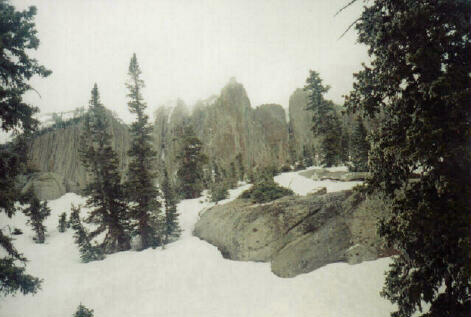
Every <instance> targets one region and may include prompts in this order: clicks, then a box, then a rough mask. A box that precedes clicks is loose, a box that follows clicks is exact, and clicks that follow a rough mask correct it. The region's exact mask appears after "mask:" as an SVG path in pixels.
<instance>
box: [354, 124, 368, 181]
mask: <svg viewBox="0 0 471 317" xmlns="http://www.w3.org/2000/svg"><path fill="white" fill-rule="evenodd" d="M367 135H368V132H367V131H366V128H365V126H364V124H363V120H362V119H361V117H358V118H357V121H356V125H355V128H354V130H353V132H352V141H351V143H352V144H351V153H352V166H351V167H350V170H351V171H352V172H366V171H368V151H369V150H370V144H369V143H368V141H367V140H366V137H367Z"/></svg>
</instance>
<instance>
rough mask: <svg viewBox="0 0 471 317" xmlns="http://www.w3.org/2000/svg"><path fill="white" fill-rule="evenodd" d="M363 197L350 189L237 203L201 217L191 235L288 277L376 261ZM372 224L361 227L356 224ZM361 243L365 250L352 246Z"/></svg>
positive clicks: (228, 255)
mask: <svg viewBox="0 0 471 317" xmlns="http://www.w3.org/2000/svg"><path fill="white" fill-rule="evenodd" d="M363 204H364V198H363V197H362V196H361V195H359V194H353V195H352V192H351V191H343V192H336V193H328V194H322V193H319V194H317V195H316V194H315V195H307V196H303V197H300V196H291V197H284V198H281V199H278V200H275V201H273V202H271V203H267V204H256V205H253V204H251V203H250V202H248V201H246V200H241V199H237V200H235V201H233V202H230V203H228V204H225V205H220V206H214V207H212V208H210V209H208V210H206V211H205V212H204V213H202V215H201V217H200V219H199V221H198V222H197V223H196V226H195V229H194V235H196V236H197V237H199V238H201V239H204V240H206V241H208V242H209V243H211V244H213V245H215V246H217V247H218V248H219V250H220V251H221V253H222V254H223V256H224V257H226V258H230V259H233V260H241V261H262V262H271V267H272V271H273V272H274V273H275V274H276V275H278V276H281V277H293V276H296V275H298V274H301V273H307V272H310V271H313V270H315V269H317V268H319V267H321V266H324V265H326V264H329V263H333V262H339V261H349V262H350V263H358V262H361V261H363V260H370V259H374V258H377V257H378V249H379V246H378V243H377V241H376V240H375V239H377V236H376V230H375V224H376V220H377V218H374V217H373V218H374V219H373V218H368V214H367V213H366V211H365V210H364V208H363V207H362V206H363ZM365 225H368V226H370V227H371V226H373V229H371V228H365V227H363V228H361V229H360V227H361V226H365ZM360 243H363V244H365V245H369V247H368V248H366V247H365V248H363V249H360V248H358V247H355V248H352V249H351V247H352V246H354V245H355V244H360Z"/></svg>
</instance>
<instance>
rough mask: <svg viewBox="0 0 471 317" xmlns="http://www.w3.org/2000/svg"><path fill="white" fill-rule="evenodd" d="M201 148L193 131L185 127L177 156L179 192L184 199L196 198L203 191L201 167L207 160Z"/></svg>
mask: <svg viewBox="0 0 471 317" xmlns="http://www.w3.org/2000/svg"><path fill="white" fill-rule="evenodd" d="M202 146H203V144H202V143H201V141H200V140H199V139H198V138H197V137H196V136H195V134H194V132H193V129H192V128H191V127H187V128H186V129H185V133H184V135H183V146H182V150H181V153H180V155H179V156H178V159H179V160H180V167H179V169H178V171H177V176H178V184H179V192H180V194H181V195H182V196H183V197H184V198H185V199H189V198H197V197H199V196H201V192H202V190H203V186H202V181H203V165H204V164H206V163H207V160H208V158H207V157H206V155H205V154H203V152H202Z"/></svg>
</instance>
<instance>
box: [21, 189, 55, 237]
mask: <svg viewBox="0 0 471 317" xmlns="http://www.w3.org/2000/svg"><path fill="white" fill-rule="evenodd" d="M29 196H30V198H29V200H28V203H29V206H28V207H26V208H25V209H24V210H23V212H24V214H25V215H26V216H28V217H29V220H28V224H29V225H30V226H31V227H32V228H33V231H34V232H35V233H36V237H35V240H36V243H44V240H45V239H46V227H45V226H44V225H43V222H44V220H45V219H46V218H47V217H48V216H49V215H50V214H51V209H50V208H49V207H48V206H47V201H43V202H41V201H40V200H39V199H38V198H37V197H36V195H34V193H32V192H30V193H29Z"/></svg>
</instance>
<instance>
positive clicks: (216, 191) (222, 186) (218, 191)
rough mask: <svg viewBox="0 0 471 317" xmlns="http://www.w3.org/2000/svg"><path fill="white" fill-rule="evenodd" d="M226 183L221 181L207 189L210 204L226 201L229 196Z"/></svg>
mask: <svg viewBox="0 0 471 317" xmlns="http://www.w3.org/2000/svg"><path fill="white" fill-rule="evenodd" d="M227 188H228V186H227V182H225V181H221V182H218V183H212V184H211V186H210V187H209V195H210V199H211V201H212V202H218V201H220V200H223V199H226V198H227V197H228V196H229V191H228V189H227Z"/></svg>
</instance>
